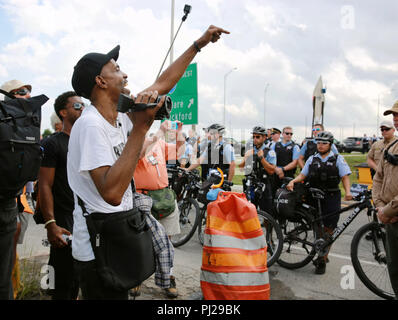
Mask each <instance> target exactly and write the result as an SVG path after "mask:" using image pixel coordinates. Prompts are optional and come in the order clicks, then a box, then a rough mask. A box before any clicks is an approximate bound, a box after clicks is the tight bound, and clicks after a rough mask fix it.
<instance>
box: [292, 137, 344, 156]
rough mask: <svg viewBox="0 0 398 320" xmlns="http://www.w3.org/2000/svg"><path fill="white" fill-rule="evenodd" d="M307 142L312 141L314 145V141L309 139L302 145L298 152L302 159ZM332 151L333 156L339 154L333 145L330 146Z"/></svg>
mask: <svg viewBox="0 0 398 320" xmlns="http://www.w3.org/2000/svg"><path fill="white" fill-rule="evenodd" d="M308 141H312V142H314V143H316V140H315V139H309V140H307V141H306V142H305V143H304V145H303V147H302V148H301V150H300V155H301V156H303V157H304V156H305V152H306V151H307V142H308ZM332 151H333V153H334V154H339V152H338V150H337V148H336V146H335V145H334V143H333V144H332ZM308 160H309V158H308Z"/></svg>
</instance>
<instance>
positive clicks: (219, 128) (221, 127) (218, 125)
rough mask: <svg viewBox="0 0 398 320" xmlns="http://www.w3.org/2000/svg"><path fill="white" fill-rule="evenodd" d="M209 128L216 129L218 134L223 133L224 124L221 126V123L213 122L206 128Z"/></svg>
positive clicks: (209, 129) (208, 129)
mask: <svg viewBox="0 0 398 320" xmlns="http://www.w3.org/2000/svg"><path fill="white" fill-rule="evenodd" d="M211 130H217V131H218V133H219V134H220V135H223V134H224V133H225V126H223V125H222V124H218V123H214V124H212V125H211V126H210V127H208V128H207V131H208V132H209V131H211Z"/></svg>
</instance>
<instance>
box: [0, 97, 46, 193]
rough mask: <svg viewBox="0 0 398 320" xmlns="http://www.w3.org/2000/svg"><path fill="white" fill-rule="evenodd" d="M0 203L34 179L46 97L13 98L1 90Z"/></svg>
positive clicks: (39, 150)
mask: <svg viewBox="0 0 398 320" xmlns="http://www.w3.org/2000/svg"><path fill="white" fill-rule="evenodd" d="M0 92H1V93H3V94H4V95H5V96H6V97H8V98H10V99H7V101H0V177H1V183H0V200H1V199H10V198H13V197H15V196H17V195H18V194H19V193H20V192H21V190H22V188H23V187H24V185H25V184H26V183H27V182H28V181H34V180H36V179H37V174H38V172H39V169H40V164H41V159H42V157H43V151H42V148H41V146H40V144H39V142H40V123H41V106H42V105H43V104H44V103H46V102H47V101H48V98H47V97H46V96H45V95H40V96H36V97H32V98H29V99H16V98H14V97H13V95H11V94H9V93H8V92H6V91H3V90H0Z"/></svg>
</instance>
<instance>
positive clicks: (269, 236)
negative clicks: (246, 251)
mask: <svg viewBox="0 0 398 320" xmlns="http://www.w3.org/2000/svg"><path fill="white" fill-rule="evenodd" d="M242 183H243V192H244V193H245V195H246V198H247V200H249V201H250V202H251V203H253V204H254V205H255V206H256V209H257V213H258V219H259V221H260V224H261V228H262V229H263V233H264V236H265V239H266V242H267V265H268V267H270V266H272V265H273V264H274V263H275V261H277V260H278V258H279V256H280V254H281V252H282V247H283V234H282V230H281V227H280V226H279V224H278V222H277V221H276V220H275V219H274V218H273V217H272V216H271V214H269V213H267V212H265V211H263V210H260V209H259V202H260V199H261V197H262V195H263V194H264V191H265V188H266V184H265V183H263V182H261V181H260V180H259V179H258V178H257V176H256V175H255V174H254V173H253V172H252V173H250V174H247V175H246V176H245V178H244V179H243V181H242Z"/></svg>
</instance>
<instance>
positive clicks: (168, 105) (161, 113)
mask: <svg viewBox="0 0 398 320" xmlns="http://www.w3.org/2000/svg"><path fill="white" fill-rule="evenodd" d="M161 98H162V96H159V97H158V98H157V99H156V101H155V102H154V103H135V102H134V100H133V99H132V98H131V97H129V96H128V95H126V94H124V93H121V94H120V96H119V101H118V103H117V111H118V112H122V113H126V112H138V111H143V110H145V109H146V108H154V107H156V106H157V104H158V103H159V101H160V99H161ZM172 108H173V102H172V100H171V98H170V97H169V96H166V99H165V101H164V103H163V105H162V106H161V107H160V109H159V110H158V112H157V113H156V116H155V120H163V119H165V118H166V119H169V118H170V113H171V109H172Z"/></svg>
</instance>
